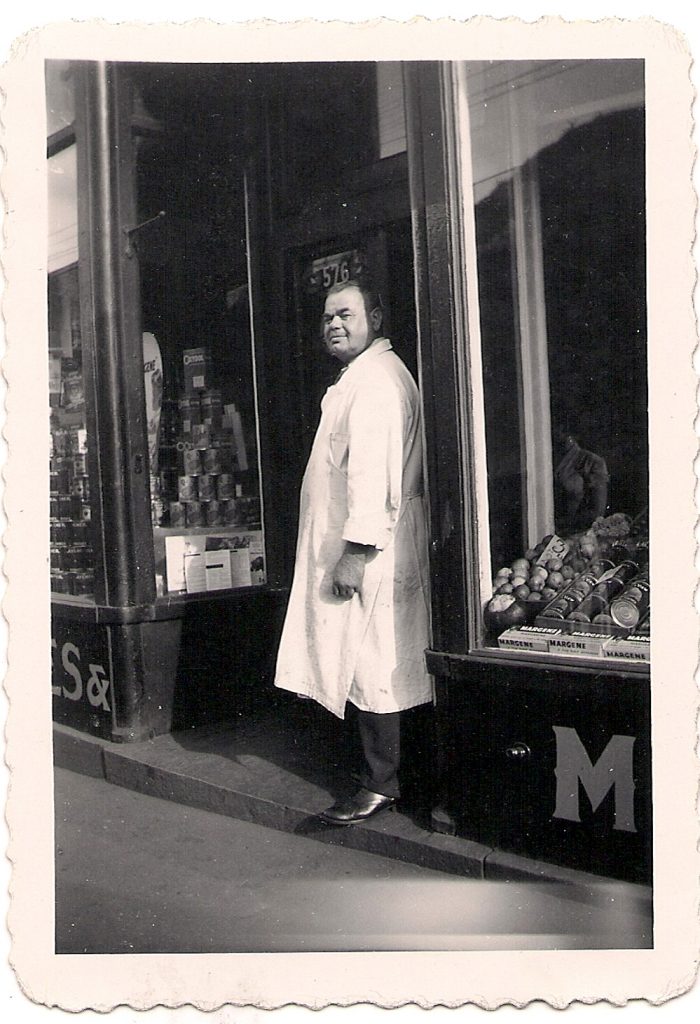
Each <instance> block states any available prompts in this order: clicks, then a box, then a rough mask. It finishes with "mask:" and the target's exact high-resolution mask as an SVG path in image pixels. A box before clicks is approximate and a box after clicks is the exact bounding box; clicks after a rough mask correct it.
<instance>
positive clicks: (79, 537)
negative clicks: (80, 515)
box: [70, 519, 90, 545]
mask: <svg viewBox="0 0 700 1024" xmlns="http://www.w3.org/2000/svg"><path fill="white" fill-rule="evenodd" d="M70 534H71V537H72V539H73V542H74V543H75V544H86V545H87V544H88V543H89V541H90V527H89V526H88V524H87V523H86V522H85V521H84V520H83V519H76V520H75V521H74V522H73V523H71V524H70Z"/></svg>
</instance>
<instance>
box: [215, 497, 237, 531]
mask: <svg viewBox="0 0 700 1024" xmlns="http://www.w3.org/2000/svg"><path fill="white" fill-rule="evenodd" d="M219 505H220V506H221V509H222V511H221V518H222V521H223V525H224V526H237V525H238V522H237V518H238V512H237V509H236V501H235V499H234V498H230V499H227V500H226V501H220V502H219Z"/></svg>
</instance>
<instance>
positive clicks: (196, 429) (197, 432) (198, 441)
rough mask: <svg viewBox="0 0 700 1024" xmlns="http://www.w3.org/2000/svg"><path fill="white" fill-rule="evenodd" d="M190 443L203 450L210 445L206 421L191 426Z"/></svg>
mask: <svg viewBox="0 0 700 1024" xmlns="http://www.w3.org/2000/svg"><path fill="white" fill-rule="evenodd" d="M192 444H193V445H194V447H195V448H199V449H200V450H202V451H204V449H205V448H210V447H211V429H210V427H209V425H208V424H206V423H198V424H195V425H193V427H192Z"/></svg>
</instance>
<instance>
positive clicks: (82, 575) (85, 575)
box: [73, 572, 95, 597]
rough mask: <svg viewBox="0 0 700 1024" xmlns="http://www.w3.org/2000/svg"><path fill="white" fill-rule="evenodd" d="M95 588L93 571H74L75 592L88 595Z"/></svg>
mask: <svg viewBox="0 0 700 1024" xmlns="http://www.w3.org/2000/svg"><path fill="white" fill-rule="evenodd" d="M94 589H95V574H94V573H93V572H75V573H73V593H74V594H76V596H77V595H80V596H83V597H88V596H89V595H90V594H92V593H93V591H94Z"/></svg>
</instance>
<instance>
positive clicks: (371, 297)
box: [326, 277, 384, 316]
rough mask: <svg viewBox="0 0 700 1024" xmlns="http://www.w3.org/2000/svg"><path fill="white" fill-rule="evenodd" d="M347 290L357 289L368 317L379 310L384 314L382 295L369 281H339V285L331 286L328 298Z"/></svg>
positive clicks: (353, 278) (351, 279) (352, 279)
mask: <svg viewBox="0 0 700 1024" xmlns="http://www.w3.org/2000/svg"><path fill="white" fill-rule="evenodd" d="M346 288H357V290H358V292H359V293H360V294H361V295H362V298H363V301H364V304H365V313H366V314H367V316H369V314H370V313H371V312H372V310H373V309H378V310H380V312H381V313H382V314H383V313H384V308H383V306H382V297H381V295H380V294H379V292H378V291H377V290H376V288H374V287H373V285H372V284H371V283H370V282H369V281H365V280H363V279H362V278H358V277H351V278H349V279H348V280H347V281H338V283H337V284H334V285H331V287H330V288H329V289H328V291H327V292H326V298H328V296H329V295H335V294H336V293H337V292H342V291H345V289H346Z"/></svg>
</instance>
